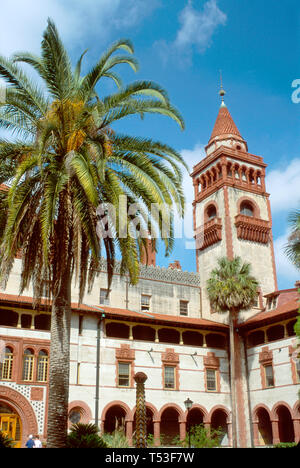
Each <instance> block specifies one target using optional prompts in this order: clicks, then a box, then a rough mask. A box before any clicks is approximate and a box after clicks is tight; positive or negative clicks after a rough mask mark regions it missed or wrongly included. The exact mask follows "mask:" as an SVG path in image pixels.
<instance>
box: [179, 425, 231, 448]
mask: <svg viewBox="0 0 300 468" xmlns="http://www.w3.org/2000/svg"><path fill="white" fill-rule="evenodd" d="M190 433H191V437H190V443H191V447H193V448H213V447H219V446H220V445H221V438H222V436H223V434H224V432H223V431H222V430H221V429H211V430H210V431H208V430H207V429H206V428H205V427H204V426H203V424H199V425H197V426H193V427H191V429H190ZM173 444H175V445H179V446H181V447H188V446H189V434H188V433H187V434H186V437H185V439H184V440H179V437H175V439H174V440H173Z"/></svg>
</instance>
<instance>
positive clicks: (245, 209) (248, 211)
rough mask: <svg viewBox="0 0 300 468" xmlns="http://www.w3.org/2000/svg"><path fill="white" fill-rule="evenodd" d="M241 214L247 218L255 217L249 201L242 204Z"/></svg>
mask: <svg viewBox="0 0 300 468" xmlns="http://www.w3.org/2000/svg"><path fill="white" fill-rule="evenodd" d="M240 212H241V214H242V215H245V216H254V210H253V206H252V205H251V203H250V202H247V201H244V202H243V203H242V204H241V209H240Z"/></svg>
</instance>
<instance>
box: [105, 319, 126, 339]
mask: <svg viewBox="0 0 300 468" xmlns="http://www.w3.org/2000/svg"><path fill="white" fill-rule="evenodd" d="M106 336H107V337H108V338H125V339H129V326H128V325H125V324H124V323H119V322H110V323H107V324H106Z"/></svg>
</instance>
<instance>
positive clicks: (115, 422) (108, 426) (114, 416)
mask: <svg viewBox="0 0 300 468" xmlns="http://www.w3.org/2000/svg"><path fill="white" fill-rule="evenodd" d="M125 418H126V412H125V410H124V408H122V407H121V406H119V405H115V406H112V407H111V408H109V409H108V410H107V412H106V415H105V422H104V432H109V433H112V432H114V431H115V430H121V429H123V430H124V432H125Z"/></svg>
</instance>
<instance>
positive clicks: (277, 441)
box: [271, 420, 280, 445]
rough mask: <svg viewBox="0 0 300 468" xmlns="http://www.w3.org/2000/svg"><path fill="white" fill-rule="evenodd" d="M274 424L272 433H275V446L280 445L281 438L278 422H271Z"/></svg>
mask: <svg viewBox="0 0 300 468" xmlns="http://www.w3.org/2000/svg"><path fill="white" fill-rule="evenodd" d="M271 423H272V432H273V445H275V444H279V442H280V438H279V428H278V421H277V420H275V421H271Z"/></svg>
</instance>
